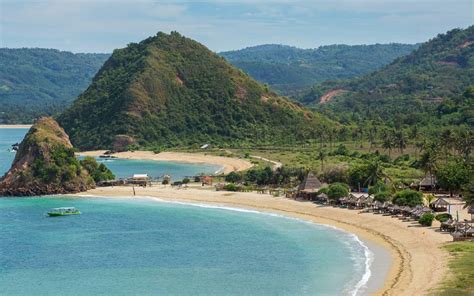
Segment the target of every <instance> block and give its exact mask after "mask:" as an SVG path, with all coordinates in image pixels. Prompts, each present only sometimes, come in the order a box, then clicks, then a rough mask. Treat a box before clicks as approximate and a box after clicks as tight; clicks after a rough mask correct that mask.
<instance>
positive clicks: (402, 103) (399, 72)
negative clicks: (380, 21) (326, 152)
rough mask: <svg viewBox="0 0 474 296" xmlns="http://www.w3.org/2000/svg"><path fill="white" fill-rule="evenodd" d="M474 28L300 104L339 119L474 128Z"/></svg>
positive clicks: (321, 89) (318, 89)
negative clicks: (441, 124) (435, 123)
mask: <svg viewBox="0 0 474 296" xmlns="http://www.w3.org/2000/svg"><path fill="white" fill-rule="evenodd" d="M470 86H474V26H471V27H469V28H467V29H464V30H462V29H454V30H451V31H449V32H447V33H446V34H440V35H438V36H437V37H435V38H433V39H431V40H429V41H428V42H426V43H423V44H422V45H421V46H420V47H419V48H418V49H417V50H415V51H414V52H413V53H411V54H409V55H407V56H404V57H400V58H398V59H396V60H395V61H394V62H392V63H391V64H390V65H388V66H386V67H384V68H382V69H380V70H378V71H375V72H374V73H371V74H369V75H366V76H363V77H361V78H356V79H351V80H347V81H329V82H324V83H322V84H318V85H315V86H314V87H313V89H312V90H311V91H309V92H308V93H306V94H304V95H303V96H301V97H300V98H299V100H300V101H301V102H303V103H305V104H307V105H316V106H317V107H318V108H317V109H318V110H321V111H324V112H326V114H332V115H333V117H335V118H339V119H340V118H341V116H342V117H345V119H344V121H348V120H350V118H354V116H356V117H357V118H365V119H374V120H382V121H383V122H385V123H389V124H392V125H397V126H401V125H404V124H406V125H413V124H419V123H424V124H427V123H428V122H431V121H433V120H436V119H437V118H438V119H440V117H441V116H443V115H446V116H445V117H443V120H442V121H439V122H438V123H443V124H453V125H459V124H463V123H469V124H471V125H474V119H473V118H474V109H473V107H474V105H473V104H474V102H473V89H472V88H469V87H470Z"/></svg>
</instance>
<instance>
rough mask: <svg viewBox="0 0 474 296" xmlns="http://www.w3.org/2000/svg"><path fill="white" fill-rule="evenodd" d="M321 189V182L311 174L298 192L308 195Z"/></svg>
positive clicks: (299, 187)
mask: <svg viewBox="0 0 474 296" xmlns="http://www.w3.org/2000/svg"><path fill="white" fill-rule="evenodd" d="M321 187H322V183H321V181H319V179H318V178H317V177H316V176H315V175H314V174H313V173H312V172H309V173H308V175H307V176H306V177H305V178H304V180H303V182H302V183H301V184H300V185H299V186H298V191H300V192H307V193H311V192H318V191H319V189H321Z"/></svg>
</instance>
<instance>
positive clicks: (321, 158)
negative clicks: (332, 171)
mask: <svg viewBox="0 0 474 296" xmlns="http://www.w3.org/2000/svg"><path fill="white" fill-rule="evenodd" d="M325 159H326V153H325V152H324V151H323V150H319V154H318V160H320V161H321V172H323V171H324V160H325Z"/></svg>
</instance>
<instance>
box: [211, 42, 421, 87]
mask: <svg viewBox="0 0 474 296" xmlns="http://www.w3.org/2000/svg"><path fill="white" fill-rule="evenodd" d="M417 47H418V45H413V44H397V43H392V44H374V45H352V46H351V45H329V46H321V47H319V48H315V49H300V48H296V47H291V46H285V45H275V44H269V45H259V46H254V47H248V48H245V49H241V50H235V51H227V52H221V53H220V55H221V56H223V57H225V58H226V59H227V60H228V61H229V62H231V63H232V64H233V65H235V66H236V67H238V68H240V69H242V70H244V71H245V72H246V73H248V74H249V75H250V76H252V77H253V78H255V79H257V80H258V81H260V82H262V83H267V84H268V85H269V86H270V87H271V88H272V89H275V90H277V91H278V92H279V93H281V94H284V95H292V94H295V93H296V92H298V91H300V90H302V89H305V88H309V87H311V86H312V85H313V84H315V83H318V82H322V81H326V80H331V79H344V78H352V77H355V76H360V75H363V74H367V73H370V72H372V71H375V70H377V69H379V68H380V67H382V66H385V65H387V64H389V63H390V62H392V61H393V60H394V59H396V58H398V57H400V56H404V55H407V54H409V53H410V52H412V51H413V50H415V49H416V48H417Z"/></svg>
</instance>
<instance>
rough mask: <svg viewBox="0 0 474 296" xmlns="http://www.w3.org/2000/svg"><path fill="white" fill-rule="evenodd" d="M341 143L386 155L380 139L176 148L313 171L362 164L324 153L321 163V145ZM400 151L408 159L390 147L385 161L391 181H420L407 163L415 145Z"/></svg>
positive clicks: (326, 149)
mask: <svg viewBox="0 0 474 296" xmlns="http://www.w3.org/2000/svg"><path fill="white" fill-rule="evenodd" d="M340 144H343V145H344V146H346V147H347V149H348V150H349V152H350V153H349V154H351V153H353V152H358V153H359V154H366V153H370V152H375V151H376V150H378V151H379V153H380V154H386V155H388V151H384V149H382V148H381V147H380V143H378V145H376V146H374V147H370V144H369V143H368V142H359V141H346V142H335V143H332V144H329V143H323V144H322V146H321V144H320V143H318V142H314V143H307V144H304V145H298V146H259V147H242V148H226V149H218V148H217V147H214V148H211V149H208V150H205V151H203V150H201V149H189V148H188V149H179V151H182V152H184V151H186V152H201V153H203V152H204V153H206V154H210V155H218V156H228V157H240V158H246V157H245V156H246V155H256V156H261V157H264V158H267V159H270V160H274V161H279V162H281V163H283V165H285V166H289V167H296V168H305V169H309V170H311V171H313V172H315V173H316V174H320V173H321V172H322V171H323V170H326V169H328V168H331V167H335V166H344V167H350V166H351V165H357V164H363V163H365V162H366V160H364V159H361V157H360V156H350V155H347V156H341V155H334V156H329V155H327V156H326V157H325V159H324V163H323V165H321V161H320V160H319V159H318V155H319V151H321V149H322V150H323V151H324V152H325V153H326V154H328V153H330V152H331V151H334V150H335V149H336V148H337V146H339V145H340ZM321 147H322V148H321ZM403 154H404V155H405V154H408V155H410V159H409V160H408V161H404V160H400V161H397V162H394V160H395V159H396V158H397V157H399V156H401V153H400V151H399V150H397V149H393V150H392V151H391V160H392V162H391V163H385V164H384V172H385V173H386V174H387V175H388V176H390V178H391V179H392V181H402V182H403V183H406V184H410V183H411V182H417V181H419V180H420V179H421V178H422V177H423V175H424V173H423V172H422V171H421V170H418V169H415V168H412V167H410V163H411V162H412V161H413V160H414V159H415V158H416V157H417V156H418V152H417V151H416V148H415V147H413V146H411V145H410V146H408V147H407V148H406V149H405V151H404V153H403ZM247 159H248V160H249V161H251V162H252V163H254V164H255V166H256V167H265V166H268V165H270V164H269V163H267V162H265V161H261V160H256V159H253V158H247Z"/></svg>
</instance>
